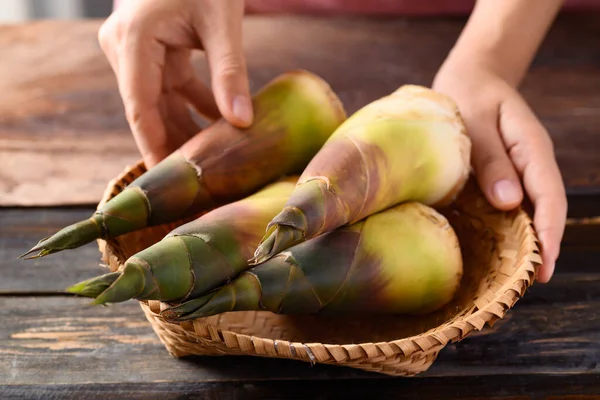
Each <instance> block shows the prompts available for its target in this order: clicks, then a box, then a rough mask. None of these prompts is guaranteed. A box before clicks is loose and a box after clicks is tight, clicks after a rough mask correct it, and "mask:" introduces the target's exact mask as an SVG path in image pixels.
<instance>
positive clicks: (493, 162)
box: [433, 62, 567, 283]
mask: <svg viewBox="0 0 600 400" xmlns="http://www.w3.org/2000/svg"><path fill="white" fill-rule="evenodd" d="M433 89H435V90H437V91H439V92H441V93H445V94H446V95H448V96H450V97H451V98H452V99H454V101H455V102H456V103H457V105H458V108H459V110H460V113H461V115H462V117H463V118H464V121H465V124H466V127H467V131H468V134H469V136H470V138H471V140H472V145H473V147H472V164H473V169H474V171H475V175H476V177H477V181H478V183H479V185H480V187H481V190H482V191H483V192H484V193H485V195H486V197H487V199H488V201H489V202H490V203H491V204H492V205H493V206H494V207H496V208H498V209H500V210H509V209H513V208H515V207H516V206H518V205H519V204H521V202H522V201H523V187H524V189H525V192H526V193H527V195H528V197H529V199H530V200H531V202H532V204H533V206H534V209H535V214H534V225H535V229H536V232H537V234H538V237H539V239H540V242H541V247H542V262H543V264H542V266H541V267H540V269H539V272H538V276H537V280H538V281H540V282H544V283H545V282H548V281H549V280H550V278H551V277H552V275H553V273H554V265H555V262H556V259H557V258H558V255H559V251H560V243H561V240H562V237H563V233H564V226H565V221H566V215H567V199H566V194H565V188H564V184H563V181H562V177H561V174H560V171H559V168H558V165H557V163H556V159H555V155H554V147H553V143H552V140H551V138H550V136H549V134H548V132H547V131H546V129H545V128H544V126H543V125H542V124H541V122H540V121H539V120H538V119H537V117H536V116H535V114H534V113H533V111H532V110H531V109H530V108H529V106H528V105H527V103H526V102H525V100H524V99H523V98H522V97H521V95H520V94H519V93H518V91H517V90H516V89H515V88H514V87H512V86H511V85H510V84H508V83H507V82H506V81H505V80H503V79H502V78H501V77H499V76H498V75H497V74H495V73H494V72H492V71H491V70H490V68H485V67H484V66H481V65H477V63H475V62H472V63H469V64H468V66H466V67H465V66H463V65H452V64H451V63H449V64H446V65H444V66H443V67H442V68H441V69H440V71H439V72H438V74H437V76H436V78H435V80H434V83H433Z"/></svg>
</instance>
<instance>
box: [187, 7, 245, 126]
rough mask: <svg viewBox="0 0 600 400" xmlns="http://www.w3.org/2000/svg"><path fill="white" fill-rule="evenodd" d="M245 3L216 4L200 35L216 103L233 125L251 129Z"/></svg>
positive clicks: (207, 15)
mask: <svg viewBox="0 0 600 400" xmlns="http://www.w3.org/2000/svg"><path fill="white" fill-rule="evenodd" d="M243 15H244V3H243V1H229V0H228V1H227V2H216V3H212V6H211V10H210V13H206V18H204V21H203V24H202V26H199V27H198V28H197V29H198V30H199V32H198V34H199V35H200V37H201V38H202V42H203V46H204V50H205V51H206V56H207V59H208V65H209V68H210V72H211V80H212V88H213V93H214V96H215V101H216V103H217V106H218V107H219V111H220V112H221V114H222V115H223V117H224V118H225V119H226V120H227V121H229V122H230V123H231V124H233V125H236V126H239V127H247V126H249V125H250V124H251V123H252V120H253V109H252V101H251V98H250V89H249V84H248V72H247V70H246V60H245V58H244V55H243V51H242V18H243Z"/></svg>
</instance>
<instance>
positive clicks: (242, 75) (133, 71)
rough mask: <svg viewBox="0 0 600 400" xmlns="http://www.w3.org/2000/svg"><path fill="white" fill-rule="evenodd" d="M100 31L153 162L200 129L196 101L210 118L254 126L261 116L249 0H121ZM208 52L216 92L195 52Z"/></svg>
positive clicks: (142, 147)
mask: <svg viewBox="0 0 600 400" xmlns="http://www.w3.org/2000/svg"><path fill="white" fill-rule="evenodd" d="M119 3H120V4H119V6H118V7H117V8H116V9H115V11H114V12H113V13H112V14H111V16H110V17H109V18H108V19H107V20H106V21H105V22H104V24H103V25H102V26H101V28H100V31H99V33H98V37H99V41H100V45H101V47H102V50H103V51H104V53H105V55H106V57H107V58H108V60H109V62H110V65H111V67H112V69H113V71H114V73H115V75H116V77H117V82H118V86H119V92H120V94H121V97H122V99H123V103H124V106H125V115H126V117H127V122H128V123H129V126H130V128H131V130H132V133H133V136H134V138H135V141H136V144H137V146H138V149H139V151H140V153H141V155H142V157H143V159H144V162H145V163H146V165H147V166H148V167H151V166H153V165H155V164H156V163H158V162H159V161H160V160H162V159H163V158H165V157H166V156H167V155H169V154H170V153H172V152H173V151H174V150H176V149H177V148H178V147H179V146H181V145H182V144H183V143H184V142H185V141H187V140H188V139H189V138H190V137H192V136H193V135H195V134H196V133H198V132H199V131H200V127H199V126H198V125H197V124H196V123H195V122H194V121H193V119H192V116H191V115H190V113H189V111H188V108H187V106H188V104H191V105H192V106H193V107H194V108H195V109H196V111H197V112H199V113H200V114H202V115H204V116H205V117H206V118H208V119H210V120H214V119H216V118H219V117H220V116H223V117H224V118H225V119H226V120H228V121H229V122H230V123H232V124H233V125H236V126H238V127H246V126H248V125H250V124H251V122H252V118H253V110H252V103H251V99H250V93H249V85H248V75H247V71H246V62H245V59H244V55H243V52H242V18H243V15H244V1H243V0H227V1H221V0H121V1H120V2H119ZM193 49H200V50H204V51H205V53H206V58H207V61H208V65H209V70H210V74H211V86H212V89H213V91H212V92H211V90H210V89H208V88H207V87H206V86H205V85H204V84H203V83H202V82H201V81H200V80H199V79H198V77H197V76H196V75H195V72H194V70H193V68H192V64H191V59H190V57H191V51H192V50H193Z"/></svg>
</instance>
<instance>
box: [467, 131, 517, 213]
mask: <svg viewBox="0 0 600 400" xmlns="http://www.w3.org/2000/svg"><path fill="white" fill-rule="evenodd" d="M481 122H482V123H478V124H476V125H478V126H476V127H472V128H471V131H472V143H473V156H472V157H473V168H474V170H475V174H476V176H477V181H478V183H479V186H480V187H481V190H482V191H483V192H484V194H485V196H486V198H487V199H488V201H489V202H490V203H491V204H492V205H493V206H494V207H495V208H497V209H500V210H510V209H513V208H515V207H517V206H518V205H519V204H520V203H521V202H522V200H523V188H522V187H521V181H520V179H519V176H518V174H517V172H516V170H515V167H514V165H513V163H512V161H511V160H510V158H509V156H508V154H507V152H506V150H505V147H504V142H503V141H502V138H501V136H500V134H499V132H498V131H497V129H496V126H497V124H494V123H493V119H490V120H488V121H481ZM484 122H488V123H484Z"/></svg>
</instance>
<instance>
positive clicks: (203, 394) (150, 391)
mask: <svg viewBox="0 0 600 400" xmlns="http://www.w3.org/2000/svg"><path fill="white" fill-rule="evenodd" d="M599 390H600V376H599V375H596V374H581V375H541V376H536V375H495V376H482V377H479V376H471V377H442V378H414V379H393V380H392V379H387V380H384V379H358V380H356V379H348V378H334V377H331V378H328V379H310V378H308V379H285V380H283V379H282V380H271V381H252V380H242V381H239V382H140V383H118V382H117V383H107V384H96V383H88V384H69V385H8V386H3V387H0V395H1V396H2V397H4V398H10V399H12V400H22V399H40V398H45V399H50V398H51V399H64V398H68V399H85V400H96V399H98V400H105V399H106V398H107V397H108V398H124V399H128V400H138V399H139V400H153V399H157V400H180V399H198V400H200V399H202V400H204V399H219V400H234V399H236V400H237V399H243V400H255V399H296V400H299V399H310V400H315V399H319V400H321V399H323V400H324V399H368V398H376V399H378V400H380V399H381V400H385V399H394V400H395V399H398V398H402V399H403V400H422V399H454V400H483V399H487V400H598V399H600V395H598V391H599Z"/></svg>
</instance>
